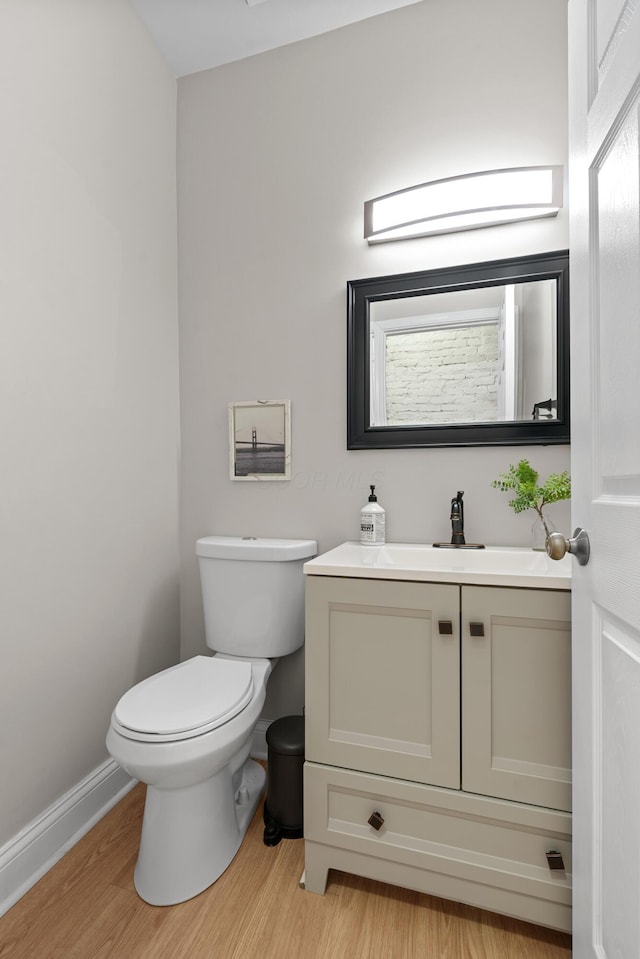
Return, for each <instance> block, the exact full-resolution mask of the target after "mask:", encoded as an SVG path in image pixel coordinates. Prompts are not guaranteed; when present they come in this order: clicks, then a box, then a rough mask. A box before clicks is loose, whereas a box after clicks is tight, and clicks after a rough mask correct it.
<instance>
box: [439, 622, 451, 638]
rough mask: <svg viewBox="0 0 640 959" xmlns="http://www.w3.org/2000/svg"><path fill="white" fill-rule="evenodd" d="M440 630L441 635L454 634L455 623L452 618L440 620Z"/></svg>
mask: <svg viewBox="0 0 640 959" xmlns="http://www.w3.org/2000/svg"><path fill="white" fill-rule="evenodd" d="M438 632H439V633H440V635H441V636H453V623H452V622H451V620H450V619H439V620H438Z"/></svg>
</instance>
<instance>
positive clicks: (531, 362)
mask: <svg viewBox="0 0 640 959" xmlns="http://www.w3.org/2000/svg"><path fill="white" fill-rule="evenodd" d="M568 442H569V253H568V251H567V250H560V251H556V252H553V253H544V254H536V255H533V256H524V257H514V258H511V259H504V260H492V261H490V262H487V263H471V264H466V265H463V266H455V267H448V268H446V269H438V270H425V271H421V272H416V273H402V274H397V275H394V276H382V277H374V278H369V279H363V280H351V281H349V282H348V284H347V449H406V448H410V447H422V446H518V445H528V444H553V443H568Z"/></svg>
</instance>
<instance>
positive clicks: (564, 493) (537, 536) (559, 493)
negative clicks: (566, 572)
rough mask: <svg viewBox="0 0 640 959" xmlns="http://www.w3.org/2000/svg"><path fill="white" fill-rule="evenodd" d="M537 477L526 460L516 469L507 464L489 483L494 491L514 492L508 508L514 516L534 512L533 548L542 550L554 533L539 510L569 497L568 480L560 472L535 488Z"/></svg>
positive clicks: (569, 485) (563, 473) (569, 480)
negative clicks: (526, 511)
mask: <svg viewBox="0 0 640 959" xmlns="http://www.w3.org/2000/svg"><path fill="white" fill-rule="evenodd" d="M538 481H539V476H538V473H537V472H536V470H534V468H533V467H532V466H531V464H530V463H529V460H520V462H519V463H518V465H517V466H514V465H513V464H511V465H510V466H509V469H508V471H507V472H506V473H501V474H500V475H499V476H498V479H496V480H494V481H493V483H492V484H491V485H492V486H493V487H495V489H499V490H502V491H503V492H511V491H513V492H514V493H515V496H514V498H513V499H512V500H509V506H511V508H512V509H513V510H514V512H516V513H522V512H524V510H526V509H533V510H535V512H536V514H537V517H536V521H535V522H534V524H533V527H532V530H531V532H532V546H533V549H544V548H545V543H546V541H547V537H548V536H549V533H552V532H553V530H554V527H553V524H552V523H551V521H550V520H549V518H548V516H545V514H544V513H543V508H544V507H545V506H547V505H548V504H549V503H557V502H559V501H560V500H563V499H569V497H570V496H571V477H570V476H569V474H568V473H567V471H566V470H564V471H563V472H562V473H551V474H550V475H549V476H548V477H547V479H546V481H545V482H544V483H543V484H542V485H541V486H540V485H538Z"/></svg>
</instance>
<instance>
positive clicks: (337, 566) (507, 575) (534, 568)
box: [304, 543, 571, 590]
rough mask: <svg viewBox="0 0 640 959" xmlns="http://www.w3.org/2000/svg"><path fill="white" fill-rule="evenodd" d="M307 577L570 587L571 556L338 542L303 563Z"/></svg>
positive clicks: (515, 550)
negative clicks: (558, 556)
mask: <svg viewBox="0 0 640 959" xmlns="http://www.w3.org/2000/svg"><path fill="white" fill-rule="evenodd" d="M304 572H305V574H306V575H308V576H354V577H360V578H364V579H402V580H411V581H419V582H426V583H463V584H471V585H475V586H520V587H525V588H527V589H565V590H568V589H571V557H570V556H568V555H567V556H564V557H563V558H562V559H561V560H552V559H549V557H548V556H547V554H546V553H543V552H538V551H536V550H533V549H528V548H526V547H521V546H487V547H486V548H485V549H455V548H447V547H434V546H426V545H425V546H423V545H420V544H416V543H387V544H386V545H384V546H361V545H360V543H342V544H341V545H340V546H336V547H335V548H334V549H331V550H329V551H328V552H326V553H323V554H322V555H320V556H316V558H315V559H312V560H309V561H308V562H307V563H305V564H304Z"/></svg>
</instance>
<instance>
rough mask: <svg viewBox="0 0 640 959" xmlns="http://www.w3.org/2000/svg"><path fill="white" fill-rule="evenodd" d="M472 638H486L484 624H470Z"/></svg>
mask: <svg viewBox="0 0 640 959" xmlns="http://www.w3.org/2000/svg"><path fill="white" fill-rule="evenodd" d="M469 635H470V636H484V623H469Z"/></svg>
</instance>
